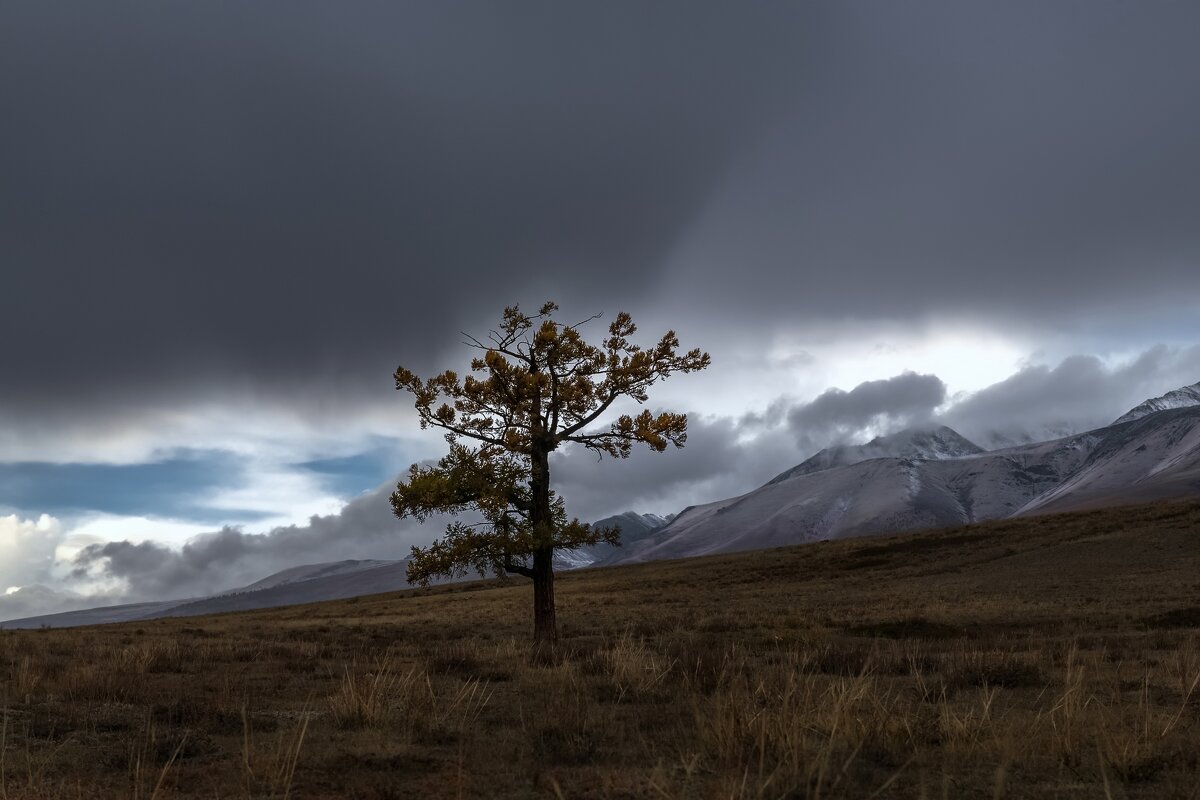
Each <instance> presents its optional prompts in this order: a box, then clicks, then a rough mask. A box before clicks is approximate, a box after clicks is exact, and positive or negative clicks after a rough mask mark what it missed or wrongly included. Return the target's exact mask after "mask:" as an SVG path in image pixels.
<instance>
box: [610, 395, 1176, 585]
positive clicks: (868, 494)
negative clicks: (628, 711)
mask: <svg viewBox="0 0 1200 800" xmlns="http://www.w3.org/2000/svg"><path fill="white" fill-rule="evenodd" d="M1197 494H1200V384H1196V385H1193V386H1189V387H1185V388H1183V389H1177V390H1175V391H1173V392H1169V393H1168V394H1166V395H1163V396H1162V397H1159V398H1154V399H1152V400H1147V401H1146V402H1144V403H1142V404H1141V405H1139V406H1138V407H1137V408H1134V409H1132V410H1131V411H1129V412H1128V413H1127V414H1124V415H1122V416H1121V417H1120V418H1119V419H1118V420H1117V421H1115V422H1114V423H1113V424H1111V425H1109V426H1107V427H1104V428H1099V429H1096V430H1092V431H1088V432H1086V433H1080V434H1076V435H1073V436H1067V437H1064V438H1061V439H1055V440H1052V441H1049V442H1039V443H1036V444H1028V445H1020V446H1016V447H1009V448H1005V449H1001V450H991V451H984V450H983V449H982V448H979V447H977V446H976V445H974V444H973V443H971V442H969V441H967V440H966V439H964V438H963V437H962V436H960V435H958V434H957V433H956V432H955V431H953V430H951V429H950V428H945V427H941V428H934V429H931V430H917V431H905V432H902V433H900V434H895V435H893V436H889V437H884V438H880V439H876V440H874V441H872V442H869V443H867V444H866V445H859V446H856V447H838V448H831V449H829V450H823V451H821V452H820V453H817V454H816V455H815V456H813V457H812V458H810V459H808V460H807V461H805V462H804V463H802V464H799V465H797V466H796V467H793V468H792V469H790V470H787V471H786V472H784V473H782V474H780V475H778V476H777V477H775V478H773V479H772V480H771V481H769V482H768V483H767V484H765V485H764V486H761V487H759V488H758V489H755V490H753V491H751V492H747V493H746V494H743V495H740V496H738V497H731V498H728V499H725V500H718V501H716V502H713V503H707V504H705V505H700V506H692V507H690V508H687V509H685V510H683V511H682V512H680V513H679V515H678V516H676V517H675V518H674V519H673V520H672V521H671V522H670V523H669V524H668V525H665V526H663V527H662V528H660V529H658V530H656V531H654V532H653V533H652V534H651V535H650V536H646V537H643V538H642V539H641V540H640V541H638V542H636V543H634V544H633V545H632V546H631V547H629V548H625V549H623V550H622V551H621V552H619V553H616V554H614V555H613V556H610V557H609V558H608V559H606V560H605V561H604V562H602V563H605V564H620V563H627V562H630V561H647V560H652V559H659V558H682V557H688V556H697V555H704V554H707V553H720V552H729V551H734V550H753V549H759V548H765V547H778V546H782V545H787V544H798V543H801V542H808V541H817V540H822V539H836V538H843V537H849V536H867V535H871V534H878V533H885V532H893V531H904V530H915V529H919V528H932V527H943V526H948V525H961V524H966V523H971V522H980V521H983V520H990V519H1000V518H1004V517H1012V516H1018V515H1025V514H1035V513H1046V512H1053V511H1068V510H1074V509H1083V508H1095V507H1101V506H1109V505H1120V504H1125V503H1136V502H1146V501H1152V500H1159V499H1167V498H1174V497H1183V496H1195V495H1197Z"/></svg>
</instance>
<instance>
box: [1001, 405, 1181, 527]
mask: <svg viewBox="0 0 1200 800" xmlns="http://www.w3.org/2000/svg"><path fill="white" fill-rule="evenodd" d="M1102 430H1103V431H1104V432H1105V435H1104V437H1103V438H1102V439H1101V440H1100V441H1098V442H1097V444H1096V446H1095V447H1094V449H1093V450H1092V452H1091V453H1090V454H1089V456H1088V459H1087V461H1086V463H1085V464H1084V465H1082V467H1081V468H1080V469H1079V470H1077V471H1075V473H1074V474H1072V475H1071V476H1070V477H1069V478H1067V479H1066V480H1064V481H1063V482H1062V483H1061V484H1060V485H1058V486H1056V487H1055V488H1053V489H1052V490H1050V491H1048V492H1046V493H1044V494H1042V495H1040V496H1038V497H1037V498H1035V499H1034V500H1032V501H1031V502H1029V503H1028V504H1027V505H1026V506H1025V507H1023V508H1022V509H1021V513H1023V514H1030V513H1045V512H1049V511H1069V510H1073V509H1082V508H1096V507H1102V506H1107V505H1117V504H1120V503H1135V502H1149V501H1152V500H1159V499H1166V498H1172V497H1182V496H1187V495H1196V494H1200V406H1192V407H1187V406H1184V407H1180V408H1175V409H1168V410H1164V411H1158V412H1153V413H1151V414H1148V415H1145V416H1141V417H1134V418H1133V419H1132V420H1130V421H1128V422H1124V423H1120V424H1117V425H1112V426H1110V427H1108V428H1104V429H1102Z"/></svg>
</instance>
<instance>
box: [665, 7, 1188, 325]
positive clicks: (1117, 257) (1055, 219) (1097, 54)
mask: <svg viewBox="0 0 1200 800" xmlns="http://www.w3.org/2000/svg"><path fill="white" fill-rule="evenodd" d="M831 5H832V4H831ZM826 22H827V25H826V26H825V27H824V28H823V33H824V35H823V36H822V37H820V39H819V40H815V41H811V42H808V43H806V58H807V59H808V61H809V63H810V64H811V65H812V69H809V70H805V71H804V73H803V74H802V75H800V76H798V77H797V81H796V84H795V89H794V93H793V94H792V96H791V97H790V98H789V100H790V106H789V108H790V111H791V116H790V118H789V119H788V120H787V121H784V122H780V124H779V125H778V126H777V127H776V128H775V129H774V131H773V133H772V135H770V136H768V137H765V138H764V139H763V140H762V141H761V142H760V143H759V146H758V148H757V149H756V150H755V151H754V152H751V153H747V154H746V157H745V159H744V160H743V161H742V162H741V163H740V165H739V167H740V168H739V169H738V170H736V171H734V172H732V173H731V175H730V180H729V181H728V182H727V183H726V184H725V185H723V187H722V188H721V190H719V191H718V192H717V193H715V195H714V197H713V198H712V200H711V201H710V206H709V208H708V213H707V214H706V215H705V217H704V218H703V219H701V220H699V221H697V223H696V225H695V227H694V230H693V231H692V232H691V233H690V234H689V236H688V237H687V240H688V243H687V245H686V246H681V248H680V249H679V251H678V252H677V254H676V256H675V261H676V270H675V272H674V273H673V274H676V275H678V276H680V277H683V276H690V278H691V280H690V281H688V282H687V283H686V284H684V291H683V292H682V294H681V296H680V305H681V307H684V306H688V307H695V306H697V305H700V306H702V307H704V308H708V309H712V308H719V309H726V308H729V307H730V305H732V304H735V303H738V302H749V301H751V300H753V305H752V306H750V307H751V308H753V310H754V313H755V314H769V315H770V316H769V317H768V318H776V319H777V318H779V316H783V318H784V319H787V320H789V321H793V320H794V321H797V322H799V323H803V322H804V321H805V320H809V321H810V322H811V323H812V324H813V325H814V326H819V325H820V324H821V323H822V322H824V321H827V320H829V319H838V318H857V319H860V320H863V319H865V320H872V319H878V318H889V319H898V320H902V321H907V320H913V319H921V318H935V319H944V318H946V317H953V318H958V319H959V320H972V321H978V320H979V319H980V318H983V319H985V320H986V321H987V322H988V323H989V324H991V325H996V324H1003V323H1005V322H1007V323H1009V324H1011V325H1015V326H1017V332H1018V333H1021V332H1025V333H1027V332H1029V331H1031V330H1039V329H1045V328H1048V327H1049V328H1065V329H1078V328H1079V327H1080V326H1081V325H1083V326H1090V327H1100V326H1103V327H1112V326H1113V321H1112V319H1111V318H1112V317H1123V316H1127V315H1130V314H1131V313H1135V312H1142V311H1146V310H1148V309H1153V310H1155V311H1162V310H1164V309H1179V308H1183V309H1186V310H1187V312H1188V314H1189V318H1190V320H1191V321H1192V323H1193V327H1194V323H1195V321H1196V320H1197V318H1198V317H1200V314H1198V311H1200V308H1198V299H1200V268H1198V264H1200V233H1198V231H1197V228H1196V226H1195V224H1194V220H1195V219H1197V218H1198V217H1200V103H1197V102H1196V98H1197V97H1198V96H1200V48H1196V47H1195V38H1194V32H1195V31H1196V30H1197V28H1198V26H1200V5H1197V4H1194V3H1173V2H1150V3H1139V4H1129V3H1120V2H1116V3H1114V2H1086V3H1082V2H1081V3H1076V2H1062V3H1038V2H1005V3H962V2H957V0H954V1H952V2H920V3H856V2H842V3H837V4H836V8H832V9H831V10H830V13H829V15H828V17H827V19H826Z"/></svg>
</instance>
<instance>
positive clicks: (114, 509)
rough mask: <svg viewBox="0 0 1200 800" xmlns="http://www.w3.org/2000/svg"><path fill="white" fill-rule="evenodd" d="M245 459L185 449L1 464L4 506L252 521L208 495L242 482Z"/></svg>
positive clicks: (250, 514)
mask: <svg viewBox="0 0 1200 800" xmlns="http://www.w3.org/2000/svg"><path fill="white" fill-rule="evenodd" d="M244 472H245V464H244V459H242V458H241V457H239V456H236V455H234V454H233V453H229V452H226V451H221V450H182V451H176V452H175V453H173V454H172V455H171V456H170V457H168V458H165V459H162V460H159V461H154V462H149V463H145V464H121V465H117V464H55V463H50V462H41V461H24V462H15V463H8V464H4V463H0V507H8V508H11V509H13V510H15V511H20V512H22V513H25V514H29V515H33V514H42V513H46V514H52V515H54V516H58V517H68V516H72V515H76V514H80V513H86V512H103V513H106V514H115V515H121V516H148V517H170V518H175V519H186V520H191V521H194V522H198V523H213V524H222V523H225V522H228V521H230V520H239V521H253V520H255V519H262V518H265V517H266V516H268V515H267V514H265V513H262V512H259V511H254V510H251V509H244V510H231V509H212V508H207V507H205V505H204V502H203V501H204V500H205V499H206V498H208V497H211V496H212V495H213V494H214V493H215V492H217V491H220V490H225V489H232V488H236V487H237V486H239V485H241V484H242V483H243V481H244V479H245V478H244Z"/></svg>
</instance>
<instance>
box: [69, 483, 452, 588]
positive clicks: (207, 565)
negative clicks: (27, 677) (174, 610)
mask: <svg viewBox="0 0 1200 800" xmlns="http://www.w3.org/2000/svg"><path fill="white" fill-rule="evenodd" d="M393 488H394V484H392V483H388V484H384V485H383V486H380V487H379V488H377V489H375V490H374V491H371V492H368V493H365V494H363V495H361V496H360V497H357V498H355V499H354V500H352V501H350V502H349V503H348V504H347V505H346V506H345V507H344V508H343V509H342V511H341V512H340V513H338V514H331V515H328V516H316V517H313V518H312V519H310V520H309V522H308V524H306V525H289V526H286V527H281V528H276V529H274V530H271V531H269V532H267V533H246V532H244V531H241V530H238V529H235V528H228V527H226V528H222V529H221V530H218V531H213V532H211V533H205V534H201V535H199V536H196V537H194V538H192V539H191V540H189V541H188V542H187V543H186V544H185V545H184V546H183V547H182V548H180V549H173V548H170V547H167V546H165V545H162V544H158V543H156V542H153V541H145V542H138V543H134V542H129V541H117V542H107V543H104V544H94V545H90V546H88V547H86V548H84V549H83V550H82V551H80V552H79V554H78V555H77V556H76V557H75V562H74V578H75V579H76V580H84V581H86V580H92V579H95V578H97V577H100V578H106V579H113V578H115V579H120V580H123V581H125V582H126V584H127V585H128V599H131V600H164V599H174V598H180V597H193V596H198V595H206V594H211V593H213V592H218V591H223V590H226V589H232V588H235V587H238V586H243V585H245V584H248V583H252V582H254V581H256V580H258V579H260V578H263V577H265V576H266V575H268V574H270V573H272V572H276V571H278V570H281V569H284V568H286V567H290V566H296V565H299V564H304V563H318V562H322V561H340V560H343V559H348V558H404V557H406V556H407V555H408V552H409V549H410V548H411V547H412V545H414V544H427V543H428V542H429V541H430V540H432V539H433V538H434V537H435V536H436V535H437V534H438V532H439V531H440V525H439V524H438V523H437V522H436V521H430V522H429V523H426V524H424V525H421V524H417V523H414V522H412V521H411V520H404V521H401V520H398V519H396V518H395V517H394V516H393V515H392V513H391V507H390V506H389V504H388V499H387V498H388V495H389V494H390V493H391V491H392V489H393Z"/></svg>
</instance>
